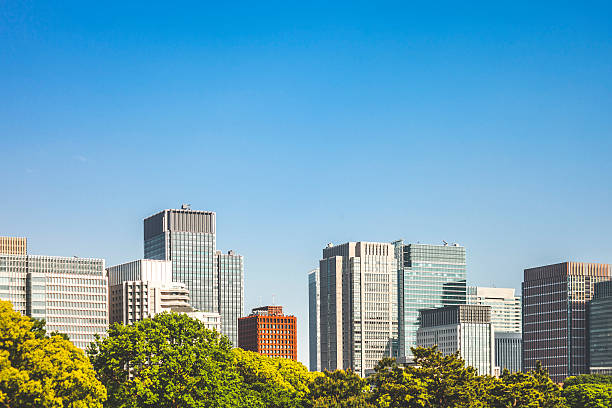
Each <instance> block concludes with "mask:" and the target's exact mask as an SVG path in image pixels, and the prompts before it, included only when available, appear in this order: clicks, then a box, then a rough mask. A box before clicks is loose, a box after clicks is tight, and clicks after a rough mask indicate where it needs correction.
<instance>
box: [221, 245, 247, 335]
mask: <svg viewBox="0 0 612 408" xmlns="http://www.w3.org/2000/svg"><path fill="white" fill-rule="evenodd" d="M216 257H217V265H218V269H219V310H218V311H219V313H220V314H221V333H223V334H225V335H226V336H227V337H229V338H230V340H232V343H233V344H238V319H239V318H240V317H242V315H243V313H244V258H243V257H242V255H237V254H236V253H234V251H229V252H228V253H227V254H223V253H221V251H217V252H216Z"/></svg>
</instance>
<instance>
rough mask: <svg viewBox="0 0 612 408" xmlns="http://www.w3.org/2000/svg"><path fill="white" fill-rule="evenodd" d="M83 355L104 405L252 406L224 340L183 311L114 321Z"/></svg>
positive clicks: (136, 407) (169, 407)
mask: <svg viewBox="0 0 612 408" xmlns="http://www.w3.org/2000/svg"><path fill="white" fill-rule="evenodd" d="M89 354H90V357H91V359H92V362H93V365H94V367H95V368H96V371H97V373H98V377H99V378H100V380H101V381H102V383H103V384H104V385H106V387H107V390H108V393H109V404H108V406H110V407H126V408H127V407H130V408H131V407H133V408H140V407H143V408H144V407H147V408H149V407H150V408H153V407H155V408H172V407H181V408H192V407H228V408H229V407H243V406H244V407H247V406H257V404H256V402H257V401H253V400H252V396H251V394H249V393H243V392H242V391H243V390H242V384H241V378H240V376H239V374H238V372H237V370H236V369H235V367H234V354H233V353H232V350H231V343H230V342H229V340H228V339H227V338H226V337H225V336H221V335H220V334H219V333H217V332H216V331H211V330H208V329H206V327H205V326H204V324H202V323H201V322H200V321H198V320H195V319H191V318H189V317H188V316H186V315H184V314H176V313H162V314H158V315H156V316H155V317H154V318H153V319H145V320H143V321H140V322H138V323H135V324H133V325H130V326H124V325H119V324H114V325H113V326H112V327H111V328H110V329H109V331H108V337H107V338H105V339H104V340H101V339H98V340H96V342H95V343H94V344H93V345H92V347H91V348H90V350H89Z"/></svg>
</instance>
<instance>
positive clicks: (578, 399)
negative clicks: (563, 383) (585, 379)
mask: <svg viewBox="0 0 612 408" xmlns="http://www.w3.org/2000/svg"><path fill="white" fill-rule="evenodd" d="M563 395H564V396H565V398H566V399H567V403H568V406H569V407H571V408H609V407H612V384H608V383H602V384H597V383H582V384H576V385H570V386H569V387H567V388H564V389H563Z"/></svg>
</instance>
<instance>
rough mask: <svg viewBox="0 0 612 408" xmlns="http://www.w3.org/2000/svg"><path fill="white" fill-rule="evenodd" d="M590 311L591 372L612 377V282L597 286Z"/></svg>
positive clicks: (600, 283) (590, 304)
mask: <svg viewBox="0 0 612 408" xmlns="http://www.w3.org/2000/svg"><path fill="white" fill-rule="evenodd" d="M588 310H589V319H588V321H589V336H588V338H589V370H590V372H591V374H606V375H612V316H610V314H611V313H612V281H605V282H599V283H596V284H595V293H594V294H593V299H592V300H591V302H590V303H589V307H588Z"/></svg>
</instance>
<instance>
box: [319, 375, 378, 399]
mask: <svg viewBox="0 0 612 408" xmlns="http://www.w3.org/2000/svg"><path fill="white" fill-rule="evenodd" d="M368 400H369V390H368V383H367V381H366V380H365V379H363V378H361V377H359V375H357V374H356V373H355V372H354V371H352V370H350V369H347V370H336V371H325V372H324V373H323V375H320V376H318V377H316V378H315V380H314V382H313V384H312V386H311V389H310V405H311V406H312V407H314V408H332V407H333V408H373V407H374V405H372V404H370V402H369V401H368Z"/></svg>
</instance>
